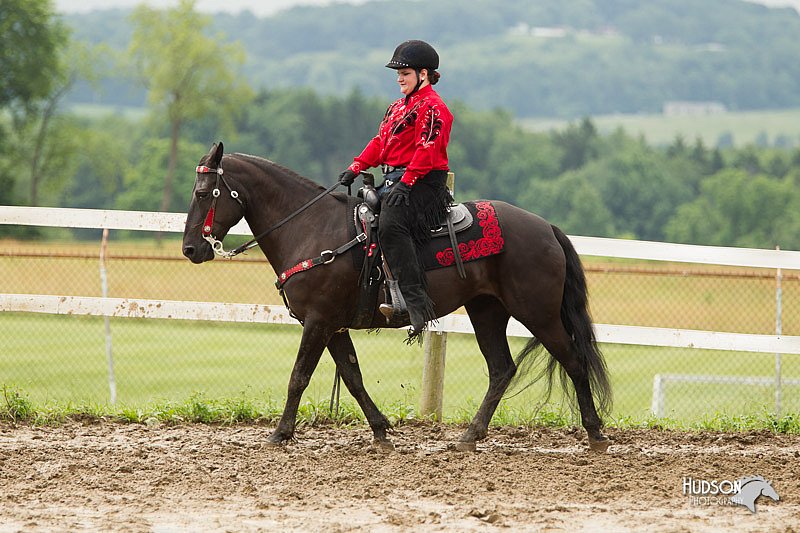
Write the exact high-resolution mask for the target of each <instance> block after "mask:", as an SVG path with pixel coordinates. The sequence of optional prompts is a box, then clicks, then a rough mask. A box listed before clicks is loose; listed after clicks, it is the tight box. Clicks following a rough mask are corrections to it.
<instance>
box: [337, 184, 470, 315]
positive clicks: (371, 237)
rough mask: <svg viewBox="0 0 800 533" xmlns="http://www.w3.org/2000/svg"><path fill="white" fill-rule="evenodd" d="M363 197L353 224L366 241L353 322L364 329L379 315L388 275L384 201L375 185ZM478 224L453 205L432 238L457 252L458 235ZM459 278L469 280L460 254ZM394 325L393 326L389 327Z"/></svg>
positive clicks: (363, 191)
mask: <svg viewBox="0 0 800 533" xmlns="http://www.w3.org/2000/svg"><path fill="white" fill-rule="evenodd" d="M359 196H360V197H362V198H363V200H364V201H363V202H361V203H359V204H357V205H356V206H355V209H354V217H353V222H354V224H355V229H356V233H357V234H361V233H363V234H364V235H365V236H366V239H364V250H365V252H366V253H365V254H364V262H363V265H362V268H361V277H360V280H359V303H358V307H357V309H358V311H357V313H356V317H355V319H354V320H353V325H352V326H351V327H353V328H363V327H367V326H369V324H370V323H371V322H372V317H373V315H374V313H375V308H376V306H377V301H378V291H379V290H380V288H381V286H382V285H383V282H384V280H385V279H386V275H385V273H384V271H383V262H382V261H381V251H380V246H379V244H378V232H377V229H378V224H379V220H380V208H381V207H380V206H381V202H380V198H379V196H378V193H377V191H376V190H375V188H374V187H372V186H371V185H365V186H364V187H363V188H362V189H361V190H360V191H359ZM473 221H474V217H473V215H472V213H471V212H470V211H469V209H467V206H465V205H464V204H454V205H451V206H450V207H449V208H448V210H447V216H446V218H445V220H444V221H443V222H442V223H441V225H439V227H436V228H431V238H432V239H435V238H444V237H449V238H450V244H451V245H452V247H453V249H454V250H456V249H458V243H457V239H456V234H458V233H461V232H462V231H466V230H468V229H469V228H470V227H471V226H472V224H473ZM455 264H456V267H457V268H458V273H459V275H460V276H461V277H462V278H463V279H466V272H465V270H464V265H463V262H462V261H461V257H460V256H459V255H458V254H456V260H455ZM389 325H390V326H391V325H392V324H391V323H390V324H389Z"/></svg>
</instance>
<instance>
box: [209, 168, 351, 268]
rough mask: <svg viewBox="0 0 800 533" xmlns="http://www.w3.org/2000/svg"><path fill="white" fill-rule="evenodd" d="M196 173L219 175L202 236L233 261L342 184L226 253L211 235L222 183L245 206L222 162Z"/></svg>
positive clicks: (220, 254)
mask: <svg viewBox="0 0 800 533" xmlns="http://www.w3.org/2000/svg"><path fill="white" fill-rule="evenodd" d="M195 171H196V172H197V173H198V174H216V175H217V182H216V184H215V186H214V190H213V191H211V194H212V196H213V197H214V199H213V200H212V202H211V207H210V208H209V210H208V214H207V215H206V220H205V222H204V223H203V229H202V235H203V239H205V240H206V241H208V242H209V244H211V248H212V249H213V250H214V253H215V254H217V255H218V256H220V257H224V258H225V259H231V258H233V257H234V256H237V255H239V254H240V253H242V252H245V251H247V250H249V249H250V248H253V247H255V246H256V245H257V244H258V239H261V238H262V237H266V236H267V235H269V234H270V233H272V232H273V231H275V230H276V229H278V228H280V227H281V226H283V225H284V224H286V223H287V222H289V221H290V220H291V219H293V218H294V217H296V216H297V215H299V214H300V213H302V212H303V211H305V210H306V209H308V208H309V207H311V206H312V205H313V204H315V203H316V202H317V201H319V200H320V199H321V198H322V197H323V196H325V195H326V194H329V193H330V192H331V191H333V190H334V189H335V188H336V187H338V186H339V185H341V183H339V182H336V183H334V184H333V185H331V186H330V187H328V188H327V189H325V190H324V191H322V192H321V193H319V194H318V195H316V196H315V197H314V198H312V199H311V200H309V201H308V202H306V203H305V204H303V205H302V206H301V207H300V208H299V209H297V210H295V211H293V212H292V213H290V214H288V215H287V216H285V217H284V218H283V219H281V220H280V221H278V222H276V223H275V224H273V225H272V226H270V227H269V228H268V229H267V230H266V231H262V232H261V233H259V234H258V235H256V236H255V237H253V238H252V239H250V240H249V241H247V242H246V243H244V244H242V245H241V246H239V247H238V248H234V249H233V250H230V251H226V250H225V249H224V248H223V247H222V241H220V240H218V239H217V238H216V237H214V236H213V235H212V234H211V228H212V226H213V225H214V211H215V209H216V206H217V198H219V196H220V194H221V193H220V188H219V184H220V181H221V182H222V184H223V185H225V187H227V188H228V190H229V191H230V192H231V198H233V199H234V200H236V201H237V202H239V205H240V206H242V208H244V204H243V203H242V201H241V200H240V199H239V193H238V192H236V191H235V190H233V189H232V188H231V186H230V185H228V182H226V181H225V178H224V177H223V174H224V172H223V170H222V161H220V164H219V166H218V167H217V168H210V167H207V166H198V167H197V168H196V169H195Z"/></svg>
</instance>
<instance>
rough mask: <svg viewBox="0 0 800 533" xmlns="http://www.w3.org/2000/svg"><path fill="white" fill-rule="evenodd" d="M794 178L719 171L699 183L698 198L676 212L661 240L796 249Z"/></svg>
mask: <svg viewBox="0 0 800 533" xmlns="http://www.w3.org/2000/svg"><path fill="white" fill-rule="evenodd" d="M798 177H800V173H796V174H794V175H790V176H787V177H786V178H782V179H779V178H774V177H770V176H767V175H764V174H757V175H752V174H750V173H749V172H748V171H747V170H745V169H736V168H733V169H727V170H723V171H722V172H719V173H717V174H715V175H713V176H710V177H708V178H706V179H705V180H703V182H702V186H701V189H702V192H701V194H700V196H698V197H697V198H695V199H694V200H692V201H690V202H687V203H686V204H684V205H682V206H680V207H679V208H678V210H677V211H676V213H675V215H674V216H673V217H672V219H671V220H669V222H668V223H667V225H666V229H665V233H666V236H667V238H668V239H669V240H670V241H674V242H687V243H696V244H710V245H719V246H746V247H755V248H772V247H774V246H775V245H776V244H779V245H781V246H783V247H785V248H792V249H795V248H797V247H798V246H800V237H798V235H797V233H796V231H795V230H797V229H798V222H800V219H798V217H797V214H796V213H797V207H798V206H800V188H798V186H797V181H798Z"/></svg>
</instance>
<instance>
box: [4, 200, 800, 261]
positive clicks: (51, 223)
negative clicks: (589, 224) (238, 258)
mask: <svg viewBox="0 0 800 533" xmlns="http://www.w3.org/2000/svg"><path fill="white" fill-rule="evenodd" d="M0 224H8V225H20V226H47V227H59V228H94V229H117V230H136V231H163V232H175V233H182V232H183V229H184V226H185V225H186V215H185V214H184V213H153V212H147V211H113V210H101V209H71V208H56V207H20V206H0ZM228 234H229V235H252V232H251V231H250V227H249V226H248V225H247V223H246V222H245V221H241V222H239V223H238V224H236V225H235V226H234V227H233V228H231V230H230V231H229V232H228ZM569 238H570V240H571V241H572V243H573V245H574V246H575V249H576V250H577V251H578V253H579V254H580V255H591V256H599V257H617V258H625V259H647V260H652V261H675V262H679V263H702V264H709V265H727V266H745V267H757V268H785V269H794V270H798V269H800V251H790V250H762V249H755V248H731V247H725V246H699V245H694V244H674V243H663V242H652V241H636V240H624V239H609V238H604V237H581V236H574V235H570V236H569Z"/></svg>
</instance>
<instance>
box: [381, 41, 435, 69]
mask: <svg viewBox="0 0 800 533" xmlns="http://www.w3.org/2000/svg"><path fill="white" fill-rule="evenodd" d="M386 66H387V67H388V68H393V69H395V70H399V69H401V68H413V69H415V70H420V69H423V68H424V69H428V70H429V71H433V70H436V69H437V68H439V54H437V53H436V50H434V49H433V47H432V46H431V45H429V44H428V43H426V42H425V41H418V40H413V39H412V40H410V41H405V42H402V43H400V44H399V45H398V46H397V48H395V49H394V55H393V56H392V59H391V60H390V61H389V62H388V63H386Z"/></svg>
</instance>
